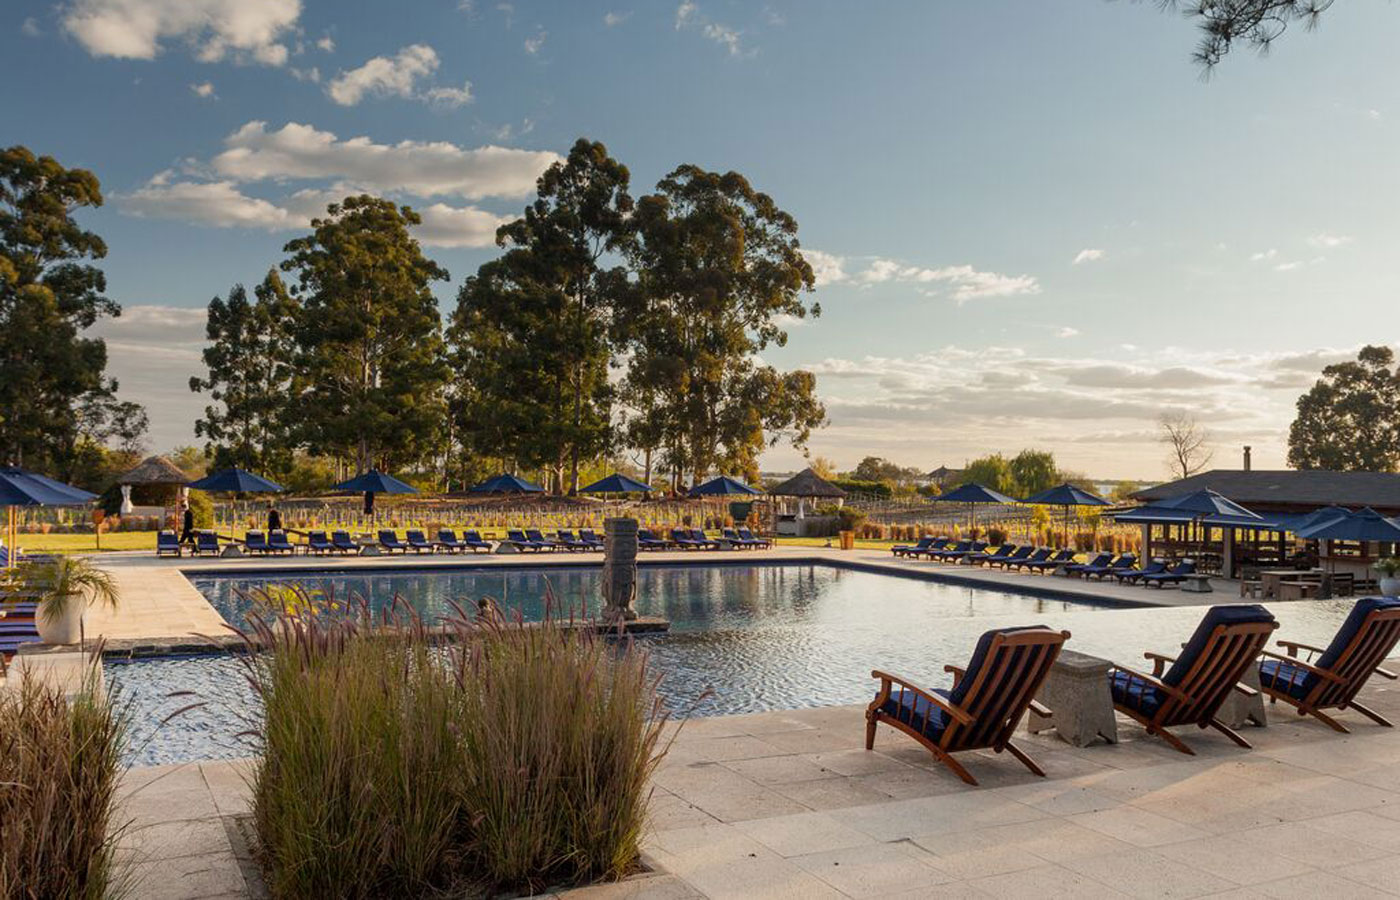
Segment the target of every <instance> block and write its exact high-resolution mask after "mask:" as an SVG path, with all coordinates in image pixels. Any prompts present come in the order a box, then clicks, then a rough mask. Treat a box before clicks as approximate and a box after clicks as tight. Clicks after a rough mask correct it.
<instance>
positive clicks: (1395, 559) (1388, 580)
mask: <svg viewBox="0 0 1400 900" xmlns="http://www.w3.org/2000/svg"><path fill="white" fill-rule="evenodd" d="M1374 568H1375V570H1376V571H1377V572H1379V573H1380V576H1381V578H1380V589H1381V594H1382V595H1383V596H1386V597H1396V596H1400V578H1397V577H1396V575H1397V574H1400V556H1390V557H1387V558H1385V559H1382V560H1379V561H1377V562H1376V564H1375V567H1374Z"/></svg>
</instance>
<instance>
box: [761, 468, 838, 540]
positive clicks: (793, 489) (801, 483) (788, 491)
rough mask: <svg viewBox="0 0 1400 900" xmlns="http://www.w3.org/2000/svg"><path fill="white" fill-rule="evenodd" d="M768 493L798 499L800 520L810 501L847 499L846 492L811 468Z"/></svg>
mask: <svg viewBox="0 0 1400 900" xmlns="http://www.w3.org/2000/svg"><path fill="white" fill-rule="evenodd" d="M768 493H769V495H770V496H773V497H796V498H797V518H798V519H802V518H803V517H805V516H806V515H807V506H806V501H808V500H836V501H837V502H840V501H842V500H845V499H846V492H845V491H843V490H841V488H839V487H837V486H836V485H834V484H832V483H831V482H829V481H827V480H826V479H825V478H823V477H821V476H820V475H818V474H817V473H816V472H813V471H812V470H811V468H806V469H803V470H802V471H801V472H798V473H797V474H796V475H794V476H792V477H791V478H789V479H788V480H787V481H784V482H783V483H782V484H780V485H778V486H777V487H775V488H773V489H772V490H770V491H769V492H768ZM799 533H800V529H799Z"/></svg>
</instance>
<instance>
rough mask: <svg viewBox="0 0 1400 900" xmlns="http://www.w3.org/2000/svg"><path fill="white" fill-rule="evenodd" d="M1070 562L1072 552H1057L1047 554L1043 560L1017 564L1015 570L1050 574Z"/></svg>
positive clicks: (1072, 555)
mask: <svg viewBox="0 0 1400 900" xmlns="http://www.w3.org/2000/svg"><path fill="white" fill-rule="evenodd" d="M1037 555H1039V554H1037ZM1072 562H1074V551H1073V550H1057V551H1055V552H1054V553H1051V554H1047V555H1046V557H1045V558H1044V559H1028V560H1026V561H1025V562H1023V563H1017V564H1016V570H1017V571H1018V572H1019V571H1020V570H1021V569H1027V570H1029V571H1031V572H1041V573H1048V572H1050V573H1052V572H1055V571H1056V570H1057V569H1059V568H1060V566H1064V565H1068V564H1070V563H1072ZM1007 568H1008V569H1009V568H1011V567H1010V566H1007Z"/></svg>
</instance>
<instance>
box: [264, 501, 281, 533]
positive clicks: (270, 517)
mask: <svg viewBox="0 0 1400 900" xmlns="http://www.w3.org/2000/svg"><path fill="white" fill-rule="evenodd" d="M281 530H282V514H281V513H279V512H278V511H277V507H276V505H274V504H272V503H269V504H268V505H267V533H268V534H272V532H274V531H281Z"/></svg>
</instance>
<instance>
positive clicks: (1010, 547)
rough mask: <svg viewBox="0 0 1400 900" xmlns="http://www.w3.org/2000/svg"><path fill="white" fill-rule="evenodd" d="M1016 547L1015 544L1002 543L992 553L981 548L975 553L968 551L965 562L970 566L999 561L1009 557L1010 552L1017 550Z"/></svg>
mask: <svg viewBox="0 0 1400 900" xmlns="http://www.w3.org/2000/svg"><path fill="white" fill-rule="evenodd" d="M1017 549H1019V548H1018V547H1017V546H1016V545H1015V544H1002V545H1001V546H1000V547H998V548H997V549H996V551H995V552H993V553H988V552H987V551H986V550H981V551H978V552H977V553H969V554H968V556H967V563H968V565H970V566H971V565H976V566H980V565H982V564H983V563H996V562H1000V561H1001V560H1004V559H1006V558H1008V557H1010V556H1011V554H1013V553H1015V552H1016V551H1017Z"/></svg>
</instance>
